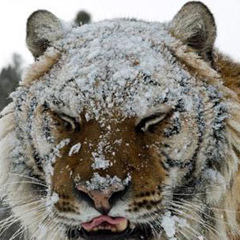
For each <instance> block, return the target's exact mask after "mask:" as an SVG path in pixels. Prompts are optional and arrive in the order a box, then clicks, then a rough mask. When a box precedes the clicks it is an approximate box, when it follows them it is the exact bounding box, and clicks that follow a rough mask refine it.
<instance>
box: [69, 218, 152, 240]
mask: <svg viewBox="0 0 240 240" xmlns="http://www.w3.org/2000/svg"><path fill="white" fill-rule="evenodd" d="M67 236H68V239H70V240H80V239H86V240H96V239H98V240H137V239H144V240H148V239H149V240H150V239H152V236H153V234H152V229H151V228H150V227H149V226H148V225H145V224H138V225H134V224H131V223H130V221H129V220H127V219H125V220H124V221H123V222H122V223H119V224H109V223H108V222H103V223H101V224H99V225H98V226H96V227H93V228H86V227H85V226H84V224H83V225H82V226H81V227H75V228H69V230H68V231H67Z"/></svg>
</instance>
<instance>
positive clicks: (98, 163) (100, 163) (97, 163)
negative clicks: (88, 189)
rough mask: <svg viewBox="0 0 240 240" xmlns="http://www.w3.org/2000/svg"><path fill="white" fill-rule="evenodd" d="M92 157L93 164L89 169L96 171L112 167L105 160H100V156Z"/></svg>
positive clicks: (94, 155) (94, 154) (93, 154)
mask: <svg viewBox="0 0 240 240" xmlns="http://www.w3.org/2000/svg"><path fill="white" fill-rule="evenodd" d="M92 156H93V158H94V163H93V164H92V165H91V167H92V168H93V169H94V170H96V169H103V170H104V169H107V168H108V167H109V166H111V165H112V163H110V161H109V160H105V159H103V158H102V156H99V155H98V154H97V153H94V152H93V153H92Z"/></svg>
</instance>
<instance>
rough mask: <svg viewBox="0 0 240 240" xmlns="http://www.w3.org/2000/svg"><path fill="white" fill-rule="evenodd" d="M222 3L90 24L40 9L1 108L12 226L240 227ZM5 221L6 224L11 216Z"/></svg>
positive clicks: (235, 74)
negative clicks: (219, 39) (218, 9)
mask: <svg viewBox="0 0 240 240" xmlns="http://www.w3.org/2000/svg"><path fill="white" fill-rule="evenodd" d="M216 34H217V30H216V24H215V20H214V17H213V14H212V13H211V11H210V10H209V9H208V7H207V6H205V5H204V4H203V3H201V2H196V1H193V2H188V3H186V4H185V5H184V6H183V7H182V8H181V10H180V11H179V12H178V13H177V14H176V15H175V17H174V18H173V19H172V20H171V21H169V22H164V23H160V22H148V21H144V20H139V19H131V18H130V19H125V18H119V19H118V18H117V19H111V20H103V21H99V22H94V23H90V24H85V25H82V26H76V24H72V23H67V22H64V21H62V20H60V19H58V18H57V17H56V16H55V15H54V14H52V13H51V12H49V11H47V10H38V11H36V12H34V13H32V14H31V15H30V17H29V18H28V20H27V36H26V42H27V46H28V49H29V50H30V52H31V53H32V55H33V57H34V58H35V62H34V63H32V64H31V65H30V66H29V67H27V69H26V71H25V73H24V75H23V78H22V80H21V82H20V83H19V87H18V88H17V89H16V91H14V92H13V93H11V95H10V97H11V99H12V102H11V103H10V104H9V105H8V106H6V107H5V109H4V110H3V111H2V112H1V115H0V166H1V168H0V185H1V196H2V198H3V200H4V202H5V204H6V205H7V206H9V207H10V208H11V215H10V217H9V218H7V219H5V220H3V221H2V222H1V226H2V227H1V229H5V228H8V226H9V225H11V224H13V223H14V222H17V221H19V222H20V227H19V228H18V229H17V231H16V232H15V233H14V234H13V236H12V238H11V239H14V238H15V237H17V236H20V235H24V238H25V239H27V240H141V239H143V240H233V239H236V240H237V239H240V237H239V234H240V228H239V224H240V215H239V206H240V203H239V201H240V198H239V196H240V170H239V161H240V102H239V94H240V91H239V89H240V88H239V86H240V65H239V64H238V63H236V62H234V61H233V60H232V59H231V58H230V57H228V56H226V55H224V54H222V53H221V52H220V51H219V50H218V49H217V48H216V47H215V45H214V43H215V39H216ZM1 231H3V230H1Z"/></svg>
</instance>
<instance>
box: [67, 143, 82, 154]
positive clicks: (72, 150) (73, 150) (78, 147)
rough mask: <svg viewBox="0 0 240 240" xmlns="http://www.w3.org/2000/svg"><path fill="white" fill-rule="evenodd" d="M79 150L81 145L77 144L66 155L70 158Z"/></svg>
mask: <svg viewBox="0 0 240 240" xmlns="http://www.w3.org/2000/svg"><path fill="white" fill-rule="evenodd" d="M80 149H81V143H77V144H75V145H74V146H72V147H71V149H70V151H69V154H68V155H69V157H71V156H72V155H73V154H75V153H78V152H79V150H80Z"/></svg>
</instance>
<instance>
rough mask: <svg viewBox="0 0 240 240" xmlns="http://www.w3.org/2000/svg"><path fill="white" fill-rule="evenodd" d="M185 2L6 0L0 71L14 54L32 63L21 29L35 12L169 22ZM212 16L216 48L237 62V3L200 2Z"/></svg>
mask: <svg viewBox="0 0 240 240" xmlns="http://www.w3.org/2000/svg"><path fill="white" fill-rule="evenodd" d="M186 2H188V1H187V0H145V1H139V0H121V1H120V0H118V1H117V0H84V1H83V0H67V1H66V0H65V1H64V0H62V1H57V0H21V1H17V0H8V1H3V0H2V1H1V2H0V29H1V35H2V37H1V44H0V53H1V54H0V68H2V67H3V66H4V65H6V64H7V63H8V62H9V61H10V57H11V54H12V53H13V52H17V53H19V54H21V55H22V56H23V59H24V60H25V62H26V63H30V62H31V61H32V57H31V54H30V53H29V52H28V50H27V49H26V46H25V32H26V31H25V25H26V20H27V18H28V16H29V15H30V14H31V13H32V12H33V11H35V10H37V9H47V10H49V11H51V12H53V13H54V14H55V15H56V16H58V17H59V18H61V19H64V20H67V21H71V20H72V19H73V18H74V17H75V15H76V13H77V11H79V10H81V9H84V10H86V11H88V12H89V13H90V14H91V15H92V18H93V21H99V20H103V19H106V18H114V17H135V18H140V19H147V20H150V21H169V20H171V19H172V18H173V16H174V15H175V14H176V13H177V11H178V10H179V9H180V8H181V6H182V5H183V4H184V3H186ZM202 2H203V3H205V4H206V5H207V6H208V7H209V8H210V10H211V11H212V12H213V14H214V16H215V19H216V22H217V26H218V38H217V46H218V47H219V48H220V49H221V50H222V51H223V52H226V53H228V54H229V55H231V56H232V57H234V58H235V59H236V60H238V61H240V50H239V47H238V44H239V42H240V29H239V25H240V14H239V9H240V1H239V0H228V1H225V0H202Z"/></svg>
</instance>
